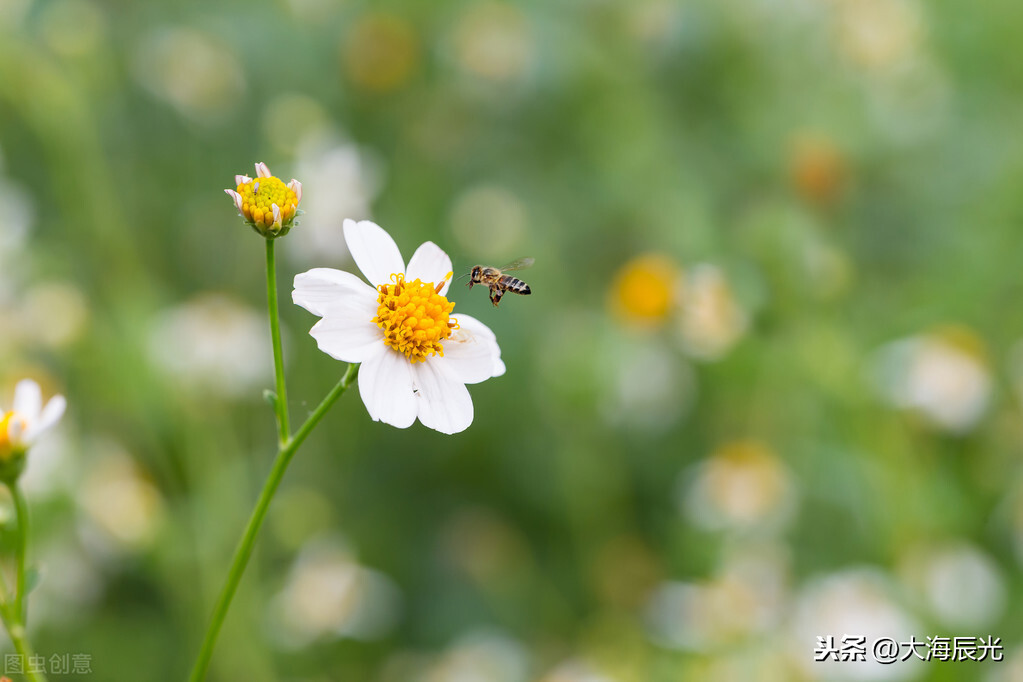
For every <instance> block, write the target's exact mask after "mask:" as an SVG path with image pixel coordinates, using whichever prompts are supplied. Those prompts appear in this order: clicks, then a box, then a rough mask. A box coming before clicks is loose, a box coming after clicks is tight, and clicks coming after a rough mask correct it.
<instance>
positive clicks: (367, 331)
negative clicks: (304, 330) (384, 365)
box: [309, 306, 387, 362]
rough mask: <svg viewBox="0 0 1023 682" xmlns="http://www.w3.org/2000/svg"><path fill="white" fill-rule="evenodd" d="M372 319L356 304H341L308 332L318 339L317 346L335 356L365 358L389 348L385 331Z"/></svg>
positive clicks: (335, 357) (351, 360)
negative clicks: (385, 339) (346, 305)
mask: <svg viewBox="0 0 1023 682" xmlns="http://www.w3.org/2000/svg"><path fill="white" fill-rule="evenodd" d="M374 312H375V311H374ZM371 320H372V318H371V317H366V316H365V314H363V312H362V311H360V310H358V307H357V306H351V307H343V306H338V307H337V308H333V309H331V311H330V312H329V313H328V314H327V316H326V317H324V318H323V319H322V320H320V321H319V322H317V323H316V324H314V325H313V328H312V329H310V330H309V335H310V336H312V337H313V338H314V339H316V346H317V348H319V349H320V350H322V351H323V352H324V353H326V354H327V355H329V356H330V357H332V358H334V359H335V360H341V361H342V362H366V361H367V360H368V359H369V358H371V357H373V356H374V355H376V354H377V353H379V352H380V351H381V350H386V349H387V346H385V345H384V335H383V332H382V331H381V330H380V327H378V326H376V325H375V324H373V322H372V321H371Z"/></svg>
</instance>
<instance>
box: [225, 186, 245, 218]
mask: <svg viewBox="0 0 1023 682" xmlns="http://www.w3.org/2000/svg"><path fill="white" fill-rule="evenodd" d="M224 191H225V192H227V193H228V194H229V195H230V196H231V199H232V200H234V207H235V208H237V209H238V212H239V213H240V212H241V210H242V195H241V194H238V192H235V191H234V190H233V189H225V190H224Z"/></svg>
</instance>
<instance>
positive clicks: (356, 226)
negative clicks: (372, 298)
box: [344, 220, 405, 286]
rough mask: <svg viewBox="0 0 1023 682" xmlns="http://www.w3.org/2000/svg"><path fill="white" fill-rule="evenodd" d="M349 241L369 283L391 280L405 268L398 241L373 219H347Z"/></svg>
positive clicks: (349, 248) (346, 235)
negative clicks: (392, 276) (356, 220)
mask: <svg viewBox="0 0 1023 682" xmlns="http://www.w3.org/2000/svg"><path fill="white" fill-rule="evenodd" d="M344 232H345V243H346V244H348V251H349V252H350V253H351V254H352V258H353V259H354V260H355V264H356V265H358V266H359V269H360V270H362V274H363V275H365V276H366V279H367V280H369V283H370V284H372V285H374V286H378V285H380V284H388V283H390V281H391V275H393V274H395V273H404V272H405V261H403V260H402V259H401V251H399V250H398V245H397V244H395V243H394V240H393V239H391V235H389V234H387V232H386V230H384V228H382V227H380V226H379V225H377V224H376V223H374V222H372V221H369V220H360V221H359V222H355V221H354V220H345V222H344Z"/></svg>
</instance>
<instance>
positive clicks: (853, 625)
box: [790, 568, 928, 682]
mask: <svg viewBox="0 0 1023 682" xmlns="http://www.w3.org/2000/svg"><path fill="white" fill-rule="evenodd" d="M893 594H894V589H893V587H892V583H891V581H890V579H889V578H888V577H887V576H886V575H885V574H884V573H881V572H880V571H876V570H873V569H865V568H864V569H849V570H846V571H842V572H839V573H833V574H830V575H827V576H824V577H822V578H819V579H817V580H813V581H811V582H810V583H808V584H807V585H806V586H805V587H804V588H803V590H802V591H801V593H800V595H799V597H798V599H797V604H796V608H795V611H794V620H793V627H792V632H791V637H792V639H791V643H790V644H791V651H792V656H793V658H794V660H796V661H798V663H799V664H800V665H801V666H802V668H803V673H804V674H805V675H806V676H807V678H808V679H810V680H835V681H836V682H842V681H844V680H876V681H878V682H881V681H883V680H893V681H894V680H910V679H915V678H917V677H919V676H920V675H922V674H923V673H924V672H925V670H926V667H925V666H924V665H922V662H921V661H919V660H917V659H916V657H910V658H909V659H908V660H906V661H900V662H899V663H897V664H895V665H885V664H882V663H878V662H877V661H876V660H874V659H873V658H872V657H871V655H870V649H869V647H870V646H871V644H872V643H873V642H874V641H876V640H877V639H878V638H881V637H890V638H892V639H894V640H895V641H896V642H906V641H909V639H910V637H915V638H916V639H917V640H923V639H924V638H925V636H926V635H927V634H928V633H927V632H924V631H923V630H922V627H921V625H920V624H919V623H917V622H916V621H915V620H914V619H913V618H912V617H911V616H910V615H909V614H908V613H906V612H905V611H904V610H903V609H902V608H900V606H899V605H898V603H897V602H896V601H895V600H894V598H893ZM847 635H848V636H851V637H865V638H866V642H867V646H868V650H867V655H866V660H865V661H858V662H856V663H850V662H847V661H834V660H827V661H815V660H814V655H813V651H814V649H815V647H817V646H818V639H817V638H818V637H825V638H826V637H828V636H831V637H833V638H834V641H835V643H836V645H840V644H841V642H842V639H843V638H844V637H845V636H847ZM903 653H904V652H903Z"/></svg>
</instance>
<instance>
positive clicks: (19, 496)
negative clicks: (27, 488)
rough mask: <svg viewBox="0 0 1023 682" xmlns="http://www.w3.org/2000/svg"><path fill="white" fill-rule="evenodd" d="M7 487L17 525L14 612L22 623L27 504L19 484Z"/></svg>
mask: <svg viewBox="0 0 1023 682" xmlns="http://www.w3.org/2000/svg"><path fill="white" fill-rule="evenodd" d="M7 487H8V489H9V490H10V491H11V499H12V500H13V501H14V514H15V520H16V522H17V526H18V528H17V534H16V536H15V537H16V546H15V550H14V557H15V574H14V575H15V583H14V612H15V614H17V616H18V619H19V620H20V622H21V623H22V625H24V624H27V623H28V610H27V609H26V604H25V596H26V592H27V591H28V590H27V581H26V573H25V555H26V553H27V549H28V505H27V504H26V503H25V495H24V494H23V493H22V492H21V486H19V485H18V482H17V481H12V482H11V483H9V484H8V485H7Z"/></svg>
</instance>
